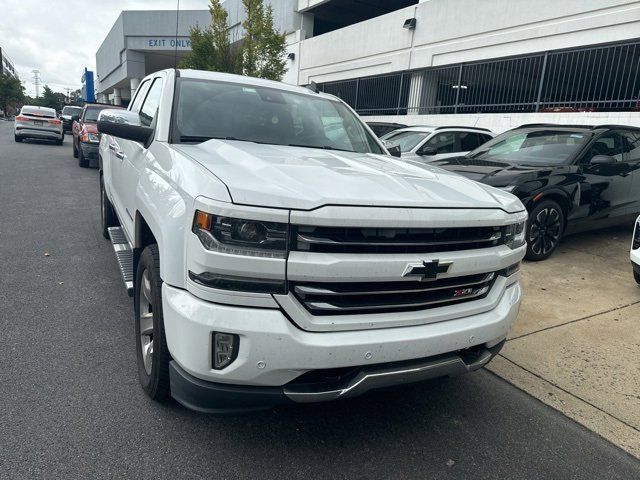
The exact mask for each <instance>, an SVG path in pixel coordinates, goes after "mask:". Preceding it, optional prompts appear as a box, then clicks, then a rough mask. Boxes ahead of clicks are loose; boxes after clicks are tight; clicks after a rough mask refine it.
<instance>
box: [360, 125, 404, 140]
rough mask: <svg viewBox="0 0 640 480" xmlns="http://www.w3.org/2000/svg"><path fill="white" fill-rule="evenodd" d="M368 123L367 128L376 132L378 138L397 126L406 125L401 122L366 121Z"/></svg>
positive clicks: (402, 126) (397, 127)
mask: <svg viewBox="0 0 640 480" xmlns="http://www.w3.org/2000/svg"><path fill="white" fill-rule="evenodd" d="M366 124H367V125H369V128H370V129H371V130H372V131H373V133H375V134H376V136H377V137H378V138H380V137H382V136H384V135H386V134H387V133H389V132H393V131H394V130H397V129H399V128H404V127H406V125H404V124H402V123H392V122H366Z"/></svg>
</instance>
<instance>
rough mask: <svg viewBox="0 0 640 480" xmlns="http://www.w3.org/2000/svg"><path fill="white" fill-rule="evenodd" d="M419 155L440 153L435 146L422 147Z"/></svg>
mask: <svg viewBox="0 0 640 480" xmlns="http://www.w3.org/2000/svg"><path fill="white" fill-rule="evenodd" d="M416 153H417V154H418V155H425V156H431V155H437V154H438V150H437V149H435V148H433V147H422V148H421V149H420V150H419V151H418V152H416Z"/></svg>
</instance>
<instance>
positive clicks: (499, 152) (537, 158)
mask: <svg viewBox="0 0 640 480" xmlns="http://www.w3.org/2000/svg"><path fill="white" fill-rule="evenodd" d="M589 137H590V134H589V133H585V132H580V131H567V130H535V131H522V130H520V131H515V132H514V131H511V132H506V133H503V134H502V135H498V136H497V137H496V138H494V139H493V140H491V141H490V142H488V143H485V144H484V145H482V146H481V147H479V148H478V149H476V150H474V151H473V152H471V153H469V155H468V157H470V158H478V159H483V160H504V161H507V162H512V163H520V164H541V165H556V164H561V163H564V162H566V161H567V160H568V159H569V157H571V155H572V154H573V153H574V152H576V150H578V149H579V148H580V147H581V146H582V145H583V144H584V143H585V142H586V141H587V140H588V139H589Z"/></svg>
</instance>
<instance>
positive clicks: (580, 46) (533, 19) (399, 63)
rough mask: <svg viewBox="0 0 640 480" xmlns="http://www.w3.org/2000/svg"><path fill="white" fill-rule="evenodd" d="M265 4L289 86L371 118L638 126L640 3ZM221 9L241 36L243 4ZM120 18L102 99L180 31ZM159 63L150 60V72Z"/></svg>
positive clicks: (495, 125) (350, 0) (200, 19)
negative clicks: (282, 37)
mask: <svg viewBox="0 0 640 480" xmlns="http://www.w3.org/2000/svg"><path fill="white" fill-rule="evenodd" d="M267 3H270V4H271V5H272V7H273V9H274V17H275V25H276V27H277V28H278V29H279V30H280V31H281V32H283V33H285V34H286V38H287V44H288V52H287V53H288V58H287V62H288V68H289V69H288V72H287V74H286V75H285V77H284V78H283V81H285V82H288V83H293V84H299V85H307V84H310V83H311V82H315V83H316V84H318V86H319V88H320V89H322V90H324V91H326V92H329V93H333V94H335V95H338V96H340V97H341V98H343V99H344V100H345V101H347V102H348V103H349V104H350V105H352V106H353V107H354V108H355V109H356V110H357V111H358V113H360V114H361V115H364V116H368V117H371V119H376V120H390V121H395V122H400V123H406V124H430V125H444V124H452V123H454V124H465V125H476V126H484V127H488V128H491V129H492V130H494V131H502V130H505V129H507V128H510V127H511V126H514V125H515V124H519V123H523V122H525V121H526V122H529V121H531V122H562V123H566V122H568V121H570V122H573V123H626V124H629V123H630V124H637V125H640V71H639V69H640V1H638V0H635V1H629V0H571V1H566V2H558V1H557V0H535V1H531V0H482V1H481V0H267ZM223 5H224V6H225V8H227V10H228V12H229V27H230V30H231V37H232V40H234V41H236V40H239V39H241V38H242V35H243V31H242V28H241V23H242V20H243V19H244V12H243V9H242V5H241V1H240V0H226V1H225V2H224V3H223ZM134 13H135V14H136V18H135V19H133V15H132V14H134ZM129 15H131V16H132V19H131V20H128V19H127V17H128V16H129ZM137 15H139V16H137ZM162 16H164V17H165V18H166V25H164V23H163V22H164V21H161V20H160V17H162ZM147 17H148V18H147ZM134 20H135V21H134ZM118 22H120V23H118ZM118 22H116V25H114V28H113V29H112V32H111V33H110V34H109V37H107V39H106V40H105V43H104V44H103V46H102V47H101V50H100V51H99V52H98V59H97V60H98V62H97V63H98V69H97V73H98V75H99V76H100V78H99V87H98V90H99V91H101V92H103V91H104V92H107V91H108V90H109V89H110V88H111V89H113V88H114V87H116V88H125V87H126V86H127V82H134V83H135V82H136V81H138V80H139V78H141V76H143V75H142V73H143V71H142V68H141V67H140V65H141V58H142V57H143V56H145V55H150V54H151V52H153V51H154V49H156V48H158V47H156V46H148V41H149V40H151V39H152V38H155V37H162V36H163V35H164V36H165V37H164V38H165V40H169V36H171V35H175V12H123V14H122V15H121V17H120V18H119V19H118ZM208 22H209V14H208V11H203V12H189V15H183V12H181V23H180V36H181V37H180V38H182V39H185V38H187V37H188V29H189V26H190V25H193V24H195V23H200V24H201V25H204V24H208ZM120 24H121V26H120ZM171 24H172V25H171ZM163 25H164V26H163ZM171 29H173V33H171ZM114 31H115V32H116V35H115V37H117V38H118V41H117V42H116V44H114V45H112V43H113V42H111V40H110V37H111V36H113V35H112V34H113V33H114ZM153 32H156V33H153ZM121 37H124V40H123V41H122V40H120V38H121ZM180 48H181V49H182V48H183V46H182V45H181V47H180ZM109 49H111V50H113V51H112V52H111V54H110V55H109V61H108V62H107V61H104V60H103V59H101V57H104V56H105V55H104V53H105V52H106V51H107V50H109ZM184 49H185V50H187V49H188V46H184ZM163 53H165V54H166V52H163ZM125 63H126V64H127V67H126V68H125V69H123V68H122V65H123V64H125ZM160 63H161V62H153V61H149V60H146V61H145V71H146V73H150V72H149V70H151V69H153V68H155V67H157V66H159V64H160ZM165 63H166V62H165ZM107 64H108V65H107ZM167 66H170V65H167ZM107 71H108V72H109V73H108V74H107V76H106V77H105V76H103V75H104V74H103V72H107ZM131 72H133V74H134V75H133V76H132V75H131ZM109 77H111V78H109ZM118 82H120V83H118ZM134 83H129V85H128V86H129V92H130V90H131V89H133V87H134ZM129 94H130V93H129ZM110 95H111V97H110V98H112V97H113V96H114V94H113V93H111V94H110ZM121 95H122V96H123V98H124V95H125V94H124V93H121ZM452 116H455V117H453V118H452Z"/></svg>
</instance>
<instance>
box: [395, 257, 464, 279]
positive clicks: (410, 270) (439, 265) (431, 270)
mask: <svg viewBox="0 0 640 480" xmlns="http://www.w3.org/2000/svg"><path fill="white" fill-rule="evenodd" d="M452 264H453V262H441V261H440V260H431V261H428V262H427V261H425V262H422V263H410V264H409V265H407V266H406V267H405V269H404V272H403V273H402V276H403V277H420V278H419V280H420V281H421V282H425V281H429V280H435V279H436V278H438V274H439V273H446V272H447V271H448V270H449V267H450V266H451V265H452Z"/></svg>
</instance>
